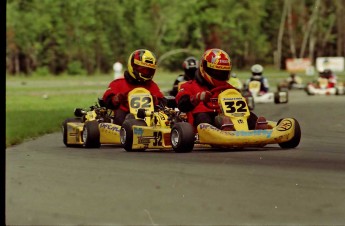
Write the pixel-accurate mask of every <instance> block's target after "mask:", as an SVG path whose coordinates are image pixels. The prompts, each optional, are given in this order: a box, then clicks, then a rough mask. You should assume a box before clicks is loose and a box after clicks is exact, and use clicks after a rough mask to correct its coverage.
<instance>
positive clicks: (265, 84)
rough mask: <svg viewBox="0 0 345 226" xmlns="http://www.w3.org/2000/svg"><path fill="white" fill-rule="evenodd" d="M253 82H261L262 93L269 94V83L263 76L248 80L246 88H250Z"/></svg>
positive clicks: (255, 76)
mask: <svg viewBox="0 0 345 226" xmlns="http://www.w3.org/2000/svg"><path fill="white" fill-rule="evenodd" d="M251 81H259V82H260V84H261V85H260V93H261V94H263V93H267V92H268V90H269V83H268V80H267V78H265V77H264V76H262V75H253V76H252V77H251V78H250V79H248V80H247V82H246V87H247V88H248V85H249V83H250V82H251Z"/></svg>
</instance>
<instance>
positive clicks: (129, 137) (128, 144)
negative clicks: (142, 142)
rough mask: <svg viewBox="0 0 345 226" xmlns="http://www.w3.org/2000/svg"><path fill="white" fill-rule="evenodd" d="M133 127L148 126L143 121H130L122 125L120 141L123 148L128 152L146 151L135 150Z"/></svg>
mask: <svg viewBox="0 0 345 226" xmlns="http://www.w3.org/2000/svg"><path fill="white" fill-rule="evenodd" d="M133 126H147V124H146V122H145V121H144V120H141V119H128V120H125V121H124V122H123V124H122V127H121V130H120V141H121V145H122V147H123V148H124V149H125V150H126V151H128V152H133V151H145V149H133V148H132V145H133Z"/></svg>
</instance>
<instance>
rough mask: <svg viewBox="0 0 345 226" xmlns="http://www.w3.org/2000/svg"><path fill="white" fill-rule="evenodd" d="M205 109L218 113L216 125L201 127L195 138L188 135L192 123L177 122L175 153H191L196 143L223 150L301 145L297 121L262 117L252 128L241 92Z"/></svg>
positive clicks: (226, 94) (228, 91)
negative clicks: (275, 145)
mask: <svg viewBox="0 0 345 226" xmlns="http://www.w3.org/2000/svg"><path fill="white" fill-rule="evenodd" d="M221 88H222V87H218V88H216V89H214V90H212V91H211V92H216V90H218V91H219V90H220V89H221ZM206 106H208V107H209V108H211V109H214V110H216V111H218V112H219V115H218V116H217V117H216V123H215V124H216V125H215V126H214V125H211V124H208V123H201V124H199V125H198V126H197V128H195V130H194V132H195V136H194V137H193V136H190V134H189V133H190V132H189V131H193V129H194V128H193V126H192V125H191V124H190V123H186V122H177V123H175V124H174V125H173V127H172V129H171V144H172V147H173V149H174V150H179V152H181V149H182V150H184V151H185V152H190V151H192V150H193V146H194V144H204V145H210V146H212V147H220V148H245V147H257V148H261V147H264V146H265V145H267V144H278V145H279V146H280V147H281V148H283V149H287V148H296V147H297V146H298V145H299V143H300V139H301V128H300V125H299V123H298V121H297V120H296V119H294V118H282V119H280V120H278V122H274V121H267V120H266V119H265V118H264V117H259V118H258V120H257V121H256V123H255V125H254V128H250V126H249V123H248V121H247V120H248V118H249V117H251V113H250V111H249V109H248V105H247V103H246V100H245V98H244V97H243V96H242V95H241V93H240V92H238V91H237V90H235V89H226V90H224V91H222V92H221V93H220V94H219V96H218V98H211V102H209V103H206ZM186 131H188V132H186Z"/></svg>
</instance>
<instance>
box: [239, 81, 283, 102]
mask: <svg viewBox="0 0 345 226" xmlns="http://www.w3.org/2000/svg"><path fill="white" fill-rule="evenodd" d="M260 86H261V83H260V82H259V81H250V82H249V84H248V86H247V87H245V91H247V92H249V93H250V94H251V96H252V97H253V99H254V103H258V104H261V103H275V104H285V103H287V102H288V100H289V98H288V92H287V90H283V91H277V92H274V93H273V92H266V93H262V92H260ZM247 95H248V94H245V97H246V96H247Z"/></svg>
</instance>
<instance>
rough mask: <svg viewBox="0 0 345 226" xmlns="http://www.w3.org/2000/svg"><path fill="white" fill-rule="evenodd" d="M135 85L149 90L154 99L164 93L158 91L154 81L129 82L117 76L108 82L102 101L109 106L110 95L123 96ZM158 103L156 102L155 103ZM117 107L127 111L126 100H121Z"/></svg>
mask: <svg viewBox="0 0 345 226" xmlns="http://www.w3.org/2000/svg"><path fill="white" fill-rule="evenodd" d="M137 87H143V88H145V89H147V90H149V91H150V92H151V95H152V96H153V97H156V98H153V99H154V100H155V99H156V100H157V101H158V100H159V99H163V98H164V95H163V93H162V92H161V91H160V89H159V87H158V85H157V84H156V83H155V82H154V81H152V80H151V81H147V82H146V83H144V84H131V83H129V82H128V81H127V80H126V79H125V78H119V79H115V80H113V81H112V82H110V84H109V86H108V89H107V90H106V91H105V92H104V94H103V101H104V102H105V103H106V104H107V105H108V106H109V105H110V106H111V101H110V100H111V97H112V96H114V95H116V94H119V93H121V94H123V95H124V96H125V97H127V95H128V93H129V92H130V91H132V90H133V89H134V88H137ZM155 104H158V103H155ZM119 108H120V109H121V110H123V111H125V112H129V107H128V103H127V102H122V103H121V104H120V106H119Z"/></svg>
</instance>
